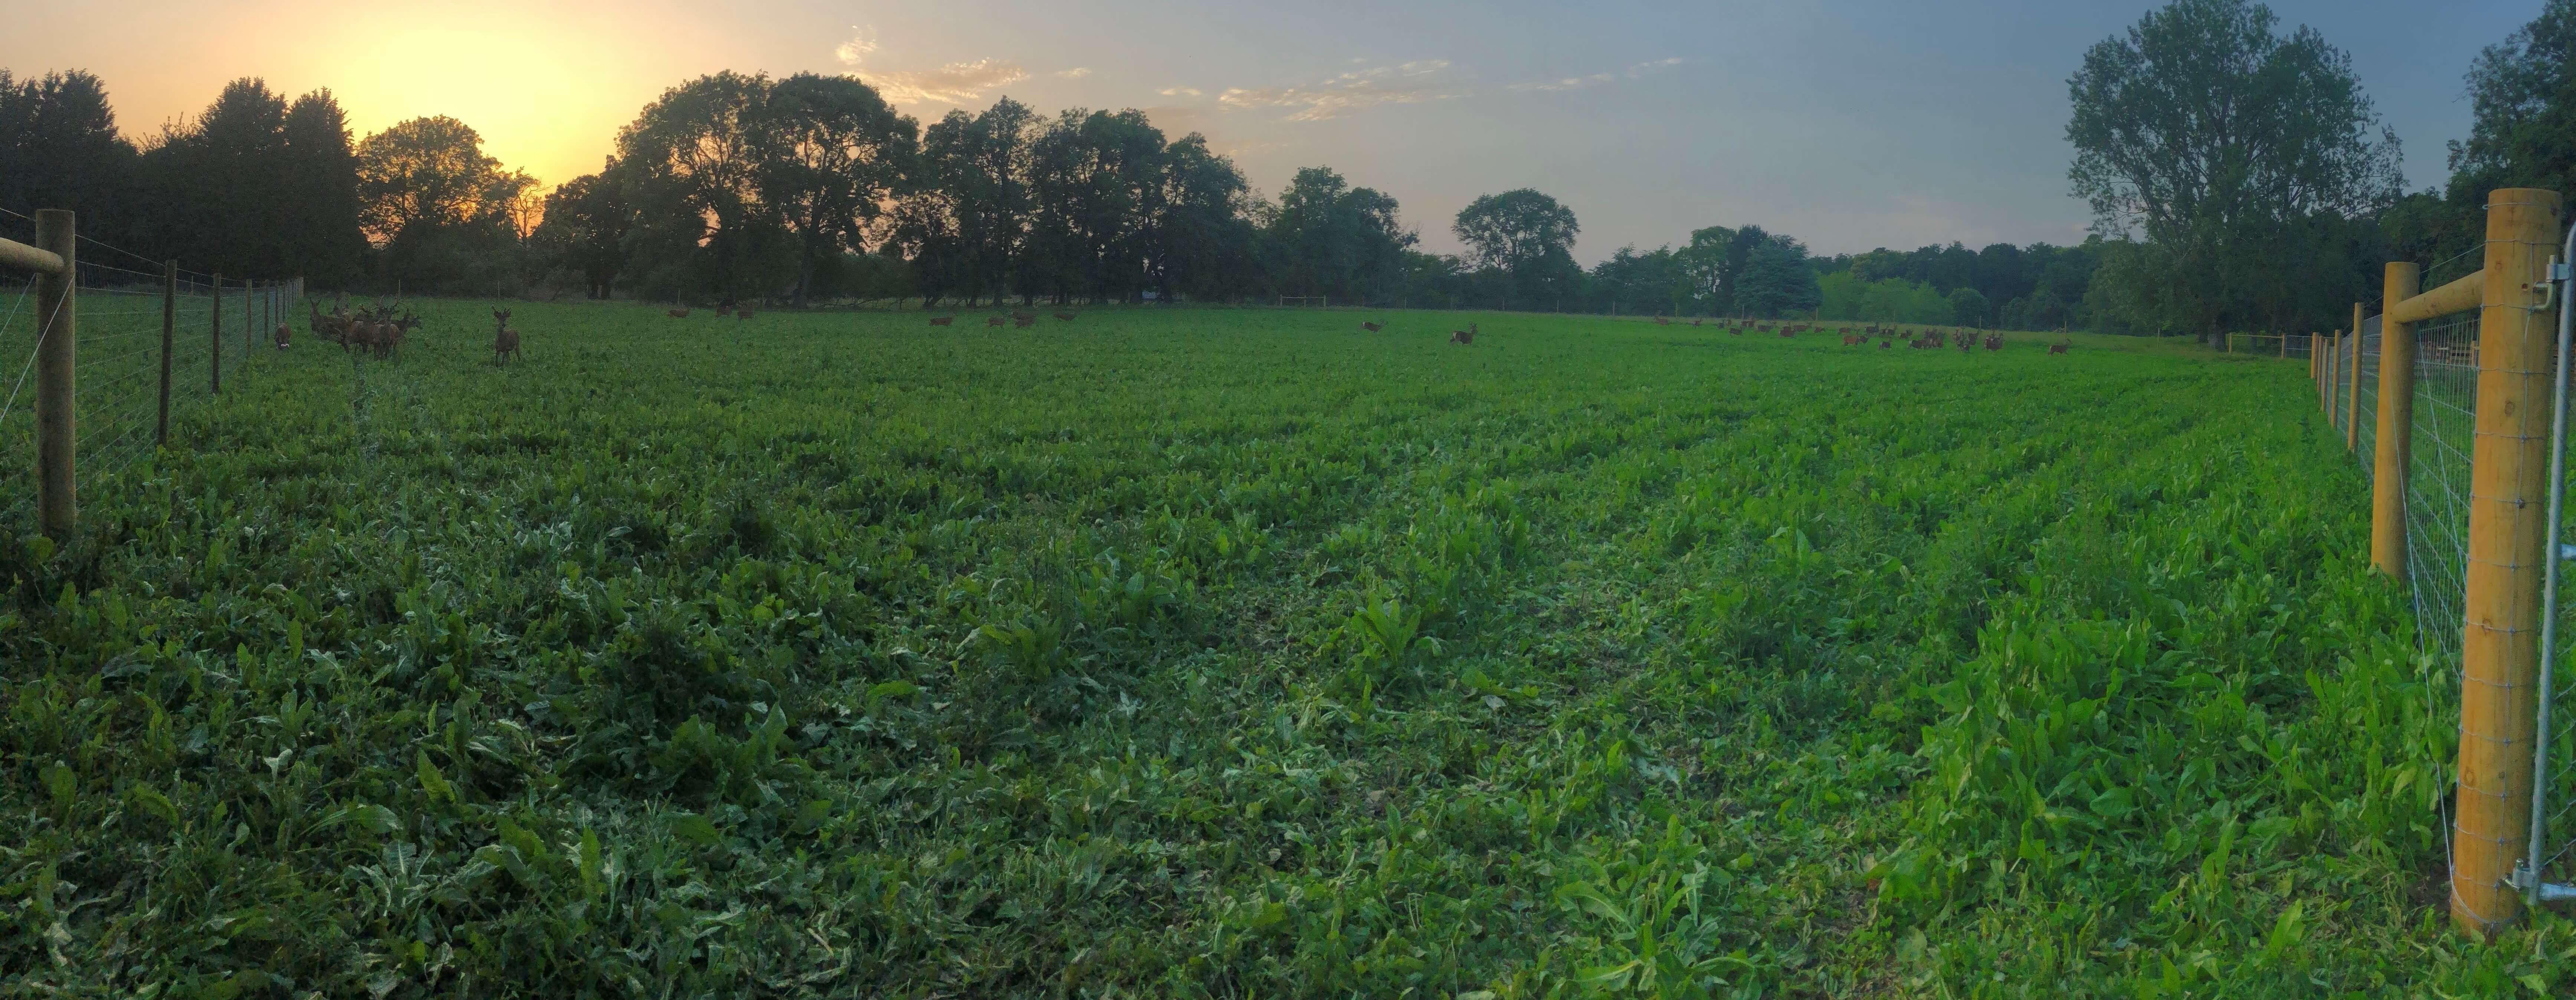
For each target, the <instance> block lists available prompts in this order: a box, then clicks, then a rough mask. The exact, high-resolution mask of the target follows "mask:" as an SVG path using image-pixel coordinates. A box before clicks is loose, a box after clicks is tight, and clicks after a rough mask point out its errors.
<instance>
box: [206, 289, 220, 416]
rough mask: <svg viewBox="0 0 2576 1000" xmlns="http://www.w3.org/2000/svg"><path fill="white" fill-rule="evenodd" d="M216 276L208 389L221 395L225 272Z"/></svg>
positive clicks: (207, 364) (207, 376) (208, 362)
mask: <svg viewBox="0 0 2576 1000" xmlns="http://www.w3.org/2000/svg"><path fill="white" fill-rule="evenodd" d="M214 278H215V284H214V289H215V308H214V309H213V310H212V311H213V313H214V317H215V327H214V330H213V332H212V333H211V336H212V337H213V338H214V341H213V343H214V349H213V350H211V351H207V352H206V391H207V392H210V393H213V394H215V395H218V396H221V395H223V394H224V272H222V271H217V272H215V275H214Z"/></svg>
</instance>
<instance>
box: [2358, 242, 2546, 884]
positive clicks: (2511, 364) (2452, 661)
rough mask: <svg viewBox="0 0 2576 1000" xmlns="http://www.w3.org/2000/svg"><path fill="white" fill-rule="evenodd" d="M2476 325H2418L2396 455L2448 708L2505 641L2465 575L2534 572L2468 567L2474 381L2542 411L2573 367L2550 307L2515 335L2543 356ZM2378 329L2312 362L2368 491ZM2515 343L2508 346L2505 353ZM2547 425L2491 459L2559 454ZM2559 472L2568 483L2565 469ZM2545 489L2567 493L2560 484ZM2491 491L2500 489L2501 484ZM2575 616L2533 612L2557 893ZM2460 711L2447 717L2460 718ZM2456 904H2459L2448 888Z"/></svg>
mask: <svg viewBox="0 0 2576 1000" xmlns="http://www.w3.org/2000/svg"><path fill="white" fill-rule="evenodd" d="M2550 249H2554V248H2550ZM2484 250H2485V248H2484V247H2480V248H2476V249H2472V250H2471V251H2470V252H2468V253H2464V254H2461V255H2460V256H2457V257H2453V258H2451V259H2448V260H2445V261H2440V262H2436V263H2434V264H2433V265H2431V266H2429V267H2426V268H2424V269H2423V271H2422V277H2421V279H2420V284H2419V286H2418V287H2420V288H2424V289H2434V288H2439V287H2442V286H2443V285H2445V284H2448V283H2450V282H2451V281H2453V280H2456V279H2459V278H2461V277H2464V276H2467V275H2470V274H2473V273H2476V272H2477V271H2478V269H2479V266H2480V264H2481V263H2482V261H2481V259H2480V255H2481V254H2482V253H2483V252H2484ZM2483 312H2484V310H2483V307H2474V308H2471V309H2469V310H2466V311H2461V312H2454V313H2451V314H2448V315H2443V316H2437V317H2434V318H2431V319H2428V320H2425V321H2422V322H2418V323H2416V324H2415V325H2414V330H2413V339H2414V373H2413V387H2412V393H2411V406H2410V407H2409V413H2408V417H2407V422H2406V423H2407V426H2406V427H2405V434H2406V439H2405V441H2404V442H2403V445H2404V455H2405V460H2406V465H2405V480H2404V487H2405V511H2406V526H2405V528H2406V531H2405V542H2406V577H2407V580H2406V583H2407V590H2408V593H2409V595H2410V597H2411V601H2412V610H2413V613H2414V616H2415V621H2416V626H2417V627H2416V638H2417V646H2418V651H2419V653H2420V654H2421V655H2422V656H2423V657H2424V658H2425V661H2426V663H2427V664H2429V665H2430V667H2431V669H2432V671H2433V673H2432V676H2431V677H2430V678H2428V679H2429V680H2431V681H2432V683H2433V689H2434V690H2437V691H2446V692H2452V693H2453V694H2454V695H2456V694H2457V692H2459V691H2460V686H2459V685H2460V683H2462V682H2463V681H2464V680H2466V679H2467V678H2466V677H2465V675H2464V673H2463V657H2464V655H2466V654H2467V653H2468V652H2470V650H2469V649H2468V648H2467V647H2468V646H2469V645H2470V641H2469V640H2470V638H2471V634H2472V632H2477V633H2478V634H2480V635H2482V636H2486V637H2488V638H2487V639H2486V640H2485V641H2488V642H2490V643H2492V642H2497V641H2503V640H2501V639H2498V638H2495V637H2497V636H2501V635H2503V633H2501V632H2496V631H2481V630H2484V629H2488V628H2490V627H2489V626H2484V625H2479V624H2476V623H2471V622H2469V620H2468V608H2467V590H2468V584H2469V578H2470V574H2471V572H2472V569H2473V565H2474V564H2476V563H2478V562H2482V561H2483V562H2487V563H2490V564H2491V567H2492V568H2491V569H2490V570H2488V571H2489V572H2495V571H2497V570H2500V569H2518V568H2523V567H2527V565H2528V564H2527V563H2524V564H2523V566H2520V567H2517V566H2514V565H2512V564H2513V563H2515V562H2520V560H2519V559H2516V558H2515V557H2513V556H2511V555H2497V556H2487V557H2479V556H2474V555H2473V554H2472V552H2471V549H2470V546H2469V523H2470V518H2471V508H2472V506H2473V504H2474V503H2475V502H2476V501H2477V500H2479V499H2480V498H2481V495H2480V494H2479V492H2478V485H2477V482H2478V481H2477V478H2476V474H2475V471H2474V463H2473V459H2474V457H2475V456H2476V453H2477V447H2478V441H2479V436H2480V433H2481V432H2480V430H2479V427H2478V397H2479V391H2478V390H2479V384H2478V383H2479V379H2480V375H2481V371H2482V369H2483V368H2487V367H2493V368H2494V369H2495V370H2494V371H2489V372H2487V374H2489V375H2491V376H2492V375H2498V374H2501V375H2503V376H2505V377H2507V378H2509V379H2519V380H2521V381H2517V382H2514V383H2513V384H2515V385H2516V386H2517V387H2518V390H2519V391H2520V392H2521V394H2522V395H2523V397H2524V398H2525V399H2526V400H2531V399H2534V398H2535V397H2536V398H2537V400H2539V401H2546V400H2547V399H2549V395H2548V393H2549V391H2552V390H2555V388H2556V383H2555V381H2554V380H2556V379H2561V378H2564V377H2565V369H2566V367H2567V363H2566V362H2567V359H2563V358H2560V357H2558V356H2557V354H2556V350H2555V345H2556V342H2557V324H2558V313H2559V309H2558V307H2557V306H2556V305H2555V304H2553V305H2551V306H2550V307H2548V308H2535V309H2524V310H2520V311H2518V315H2519V316H2520V322H2522V323H2523V324H2525V329H2523V330H2521V331H2519V333H2520V335H2521V337H2523V338H2529V339H2528V340H2525V341H2524V342H2526V343H2531V342H2537V343H2539V344H2545V345H2549V346H2548V349H2546V350H2540V349H2537V348H2535V349H2534V350H2533V351H2532V352H2531V353H2530V354H2527V355H2521V356H2516V357H2496V358H2488V357H2483V356H2482V348H2481V334H2482V333H2484V332H2485V331H2484V330H2483V329H2482V315H2483ZM2381 325H2382V324H2381V322H2380V320H2379V318H2377V317H2372V318H2370V319H2369V320H2367V321H2366V322H2365V323H2364V324H2363V325H2362V328H2361V330H2360V331H2359V332H2358V335H2356V336H2350V337H2346V338H2343V341H2342V343H2340V344H2334V343H2331V342H2329V343H2328V345H2327V346H2329V347H2332V348H2333V350H2332V352H2331V353H2330V354H2329V355H2328V356H2327V357H2324V358H2320V359H2319V369H2318V377H2319V381H2320V383H2321V385H2320V387H2319V388H2320V391H2321V392H2324V393H2328V394H2330V395H2329V396H2328V399H2327V411H2328V412H2329V413H2330V414H2331V420H2332V423H2333V426H2334V429H2335V430H2336V431H2337V432H2339V433H2341V434H2343V435H2344V436H2345V438H2346V440H2348V441H2351V442H2352V443H2353V445H2354V454H2355V456H2356V458H2357V459H2358V460H2359V461H2360V464H2361V468H2362V471H2363V475H2364V477H2365V478H2373V477H2375V476H2376V473H2377V471H2378V470H2377V468H2376V465H2377V463H2376V461H2375V460H2374V459H2375V456H2376V454H2377V452H2378V448H2379V442H2378V440H2377V439H2378V429H2379V428H2378V414H2379V411H2380V408H2381V406H2382V400H2381V399H2380V393H2379V388H2380V368H2381V365H2382V362H2383V357H2382V351H2381V347H2382V344H2383V342H2384V341H2383V337H2382V336H2381ZM2514 339H2515V338H2513V337H2507V338H2505V340H2504V341H2503V342H2512V341H2513V340H2514ZM2500 350H2501V348H2500ZM2528 356H2538V357H2542V358H2544V359H2545V360H2546V363H2545V364H2543V365H2541V366H2540V367H2541V370H2539V371H2523V370H2521V369H2522V367H2524V365H2523V363H2522V360H2521V358H2522V357H2528ZM2550 420H2551V415H2550V412H2549V411H2548V409H2547V408H2546V407H2545V406H2542V405H2525V406H2521V407H2518V408H2516V409H2515V411H2514V412H2512V413H2511V414H2504V415H2499V417H2498V422H2497V423H2496V425H2495V426H2492V427H2490V428H2488V429H2487V430H2486V432H2485V433H2487V434H2488V435H2491V436H2493V437H2495V438H2496V439H2497V441H2496V442H2495V444H2496V445H2498V446H2499V447H2498V450H2499V451H2509V450H2514V449H2513V447H2512V445H2513V444H2515V443H2521V444H2528V443H2530V442H2537V441H2550V442H2551V443H2552V444H2553V445H2554V446H2555V447H2557V448H2559V449H2562V450H2563V448H2564V442H2563V441H2554V440H2553V439H2552V430H2551V426H2550ZM2557 467H2558V468H2561V469H2563V468H2564V463H2563V461H2562V462H2561V463H2560V464H2559V465H2558V466H2557ZM2534 478H2535V479H2538V478H2542V477H2538V476H2535V477H2534ZM2374 485H2376V484H2374ZM2551 485H2553V486H2555V487H2557V488H2558V489H2559V490H2563V489H2564V483H2563V482H2562V483H2558V484H2551ZM2490 488H2491V489H2507V488H2508V487H2505V486H2503V485H2501V484H2497V485H2494V486H2491V487H2490ZM2516 495H2519V494H2518V492H2517V493H2516ZM2561 519H2562V520H2561V525H2560V533H2559V537H2560V538H2561V539H2568V538H2576V533H2571V532H2569V531H2568V530H2567V527H2568V526H2567V524H2566V522H2565V513H2564V511H2563V510H2562V511H2561ZM2505 523H2508V524H2511V525H2512V526H2513V527H2512V528H2511V529H2510V530H2511V531H2513V532H2521V531H2527V530H2533V529H2530V528H2528V527H2526V526H2525V522H2523V521H2520V520H2518V519H2508V520H2506V521H2505ZM2528 523H2531V524H2538V525H2539V526H2540V527H2539V529H2538V530H2546V528H2547V524H2546V521H2545V519H2539V518H2534V519H2531V520H2530V522H2528ZM2481 544H2482V546H2485V547H2483V548H2481V550H2480V551H2482V552H2490V553H2498V554H2509V553H2532V554H2536V555H2542V556H2543V558H2554V559H2558V560H2559V561H2560V563H2561V565H2562V566H2564V565H2567V564H2566V562H2565V560H2564V558H2563V556H2564V555H2565V550H2564V549H2563V548H2562V551H2560V552H2545V549H2546V548H2547V543H2546V539H2544V538H2522V537H2511V538H2501V539H2495V540H2491V541H2489V542H2483V543H2481ZM2526 558H2527V557H2526ZM2570 603H2571V602H2566V601H2561V602H2559V603H2558V605H2557V606H2555V607H2545V608H2542V609H2541V614H2542V615H2544V616H2547V618H2548V619H2551V620H2554V622H2555V624H2556V627H2557V635H2558V636H2559V637H2560V638H2559V640H2558V642H2557V648H2556V649H2555V650H2554V651H2553V655H2552V659H2553V660H2554V663H2553V664H2551V665H2550V670H2549V674H2550V675H2551V679H2552V680H2553V681H2554V683H2546V684H2544V686H2543V688H2542V690H2541V691H2540V692H2538V693H2539V694H2540V696H2541V699H2542V701H2541V705H2540V708H2541V714H2540V719H2539V720H2538V721H2540V723H2541V730H2540V732H2539V735H2541V736H2542V737H2543V738H2544V740H2545V742H2544V744H2543V746H2544V748H2545V749H2543V750H2542V757H2541V758H2540V760H2539V761H2538V764H2539V766H2538V767H2537V768H2535V772H2534V779H2535V780H2536V781H2538V782H2539V783H2540V786H2541V787H2540V789H2539V790H2540V792H2541V794H2540V795H2539V796H2538V797H2537V798H2536V802H2537V803H2539V804H2540V807H2541V808H2540V811H2539V812H2538V813H2537V814H2536V815H2535V819H2536V821H2535V822H2534V823H2533V824H2532V829H2531V838H2530V840H2529V843H2536V844H2537V845H2538V850H2537V851H2533V852H2531V853H2532V855H2533V856H2534V857H2536V858H2537V859H2538V860H2539V864H2538V865H2536V866H2534V872H2533V874H2534V875H2535V876H2536V881H2537V882H2539V883H2554V884H2560V885H2564V884H2568V883H2576V691H2571V689H2576V684H2571V683H2570V681H2571V680H2576V656H2571V655H2570V647H2571V646H2576V641H2571V640H2576V615H2571V614H2570V610H2571V609H2570V607H2569V604H2570ZM2490 648H2491V647H2490ZM2457 707H2458V706H2457V705H2454V706H2453V708H2454V709H2456V708H2457ZM2462 722H2463V725H2462V730H2461V737H2462V739H2463V740H2471V741H2483V742H2494V743H2507V742H2511V741H2513V740H2516V739H2519V738H2523V737H2520V736H2518V735H2516V733H2515V732H2514V731H2511V730H2512V727H2511V726H2510V725H2508V727H2507V730H2508V731H2504V732H2490V731H2487V730H2486V729H2485V728H2483V727H2484V725H2485V724H2483V723H2481V722H2479V721H2478V720H2474V719H2470V718H2466V717H2464V718H2463V720H2462ZM2447 783H2448V784H2449V785H2450V786H2451V787H2453V788H2454V789H2455V790H2456V793H2457V794H2458V795H2461V796H2470V795H2487V796H2492V795H2495V794H2497V792H2496V791H2495V790H2492V789H2479V788H2470V787H2467V786H2466V785H2463V784H2460V783H2459V782H2458V776H2457V775H2456V774H2453V775H2451V776H2450V777H2449V779H2448V781H2447ZM2456 808H2457V804H2456V803H2454V802H2453V801H2451V800H2448V799H2446V800H2445V801H2444V803H2443V813H2444V815H2443V817H2442V818H2443V823H2442V827H2443V831H2444V835H2445V837H2446V838H2450V837H2454V836H2461V835H2466V833H2465V829H2464V828H2459V827H2458V824H2457V823H2455V822H2454V821H2453V813H2454V812H2455V811H2456ZM2512 846H2515V847H2516V848H2517V849H2516V850H2515V851H2514V853H2515V855H2516V856H2517V857H2520V856H2522V855H2523V854H2524V852H2525V851H2526V850H2528V849H2529V848H2528V845H2527V844H2526V843H2525V841H2524V839H2523V838H2520V837H2516V838H2514V841H2513V845H2512ZM2454 856H2455V857H2456V855H2454ZM2454 892H2455V902H2456V892H2457V885H2456V883H2455V884H2454Z"/></svg>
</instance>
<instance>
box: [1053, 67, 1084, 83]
mask: <svg viewBox="0 0 2576 1000" xmlns="http://www.w3.org/2000/svg"><path fill="white" fill-rule="evenodd" d="M1055 75H1057V76H1059V77H1062V78H1064V79H1067V80H1079V79H1082V78H1083V77H1086V76H1090V75H1091V67H1089V66H1076V67H1074V68H1072V69H1060V70H1057V71H1056V72H1055Z"/></svg>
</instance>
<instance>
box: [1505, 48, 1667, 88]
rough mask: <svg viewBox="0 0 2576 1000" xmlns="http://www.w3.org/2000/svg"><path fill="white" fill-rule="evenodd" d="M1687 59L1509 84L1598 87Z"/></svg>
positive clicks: (1641, 77) (1661, 69)
mask: <svg viewBox="0 0 2576 1000" xmlns="http://www.w3.org/2000/svg"><path fill="white" fill-rule="evenodd" d="M1688 61H1689V60H1686V59H1683V58H1681V57H1679V56H1675V57H1673V58H1670V59H1655V60H1650V61H1647V62H1641V63H1638V64H1636V65H1633V66H1630V67H1628V68H1627V69H1625V70H1622V71H1617V72H1610V73H1594V74H1592V75H1590V76H1568V77H1561V78H1558V79H1554V80H1535V81H1532V82H1529V83H1515V84H1513V85H1511V88H1510V89H1512V90H1516V91H1524V92H1526V91H1532V90H1546V91H1557V90H1583V89H1586V88H1589V87H1598V86H1600V85H1602V84H1605V83H1612V82H1615V81H1617V80H1619V79H1620V78H1622V77H1625V78H1627V79H1630V80H1638V79H1643V78H1645V77H1646V76H1647V75H1648V74H1652V73H1656V72H1660V71H1663V70H1667V69H1671V68H1673V67H1675V66H1679V65H1681V64H1682V63H1685V62H1688Z"/></svg>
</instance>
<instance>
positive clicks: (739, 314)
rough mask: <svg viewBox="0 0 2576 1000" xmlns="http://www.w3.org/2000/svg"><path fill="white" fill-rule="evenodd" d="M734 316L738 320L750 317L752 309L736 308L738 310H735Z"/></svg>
mask: <svg viewBox="0 0 2576 1000" xmlns="http://www.w3.org/2000/svg"><path fill="white" fill-rule="evenodd" d="M733 318H734V319H737V320H745V319H750V318H751V310H749V309H736V310H734V313H733Z"/></svg>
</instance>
